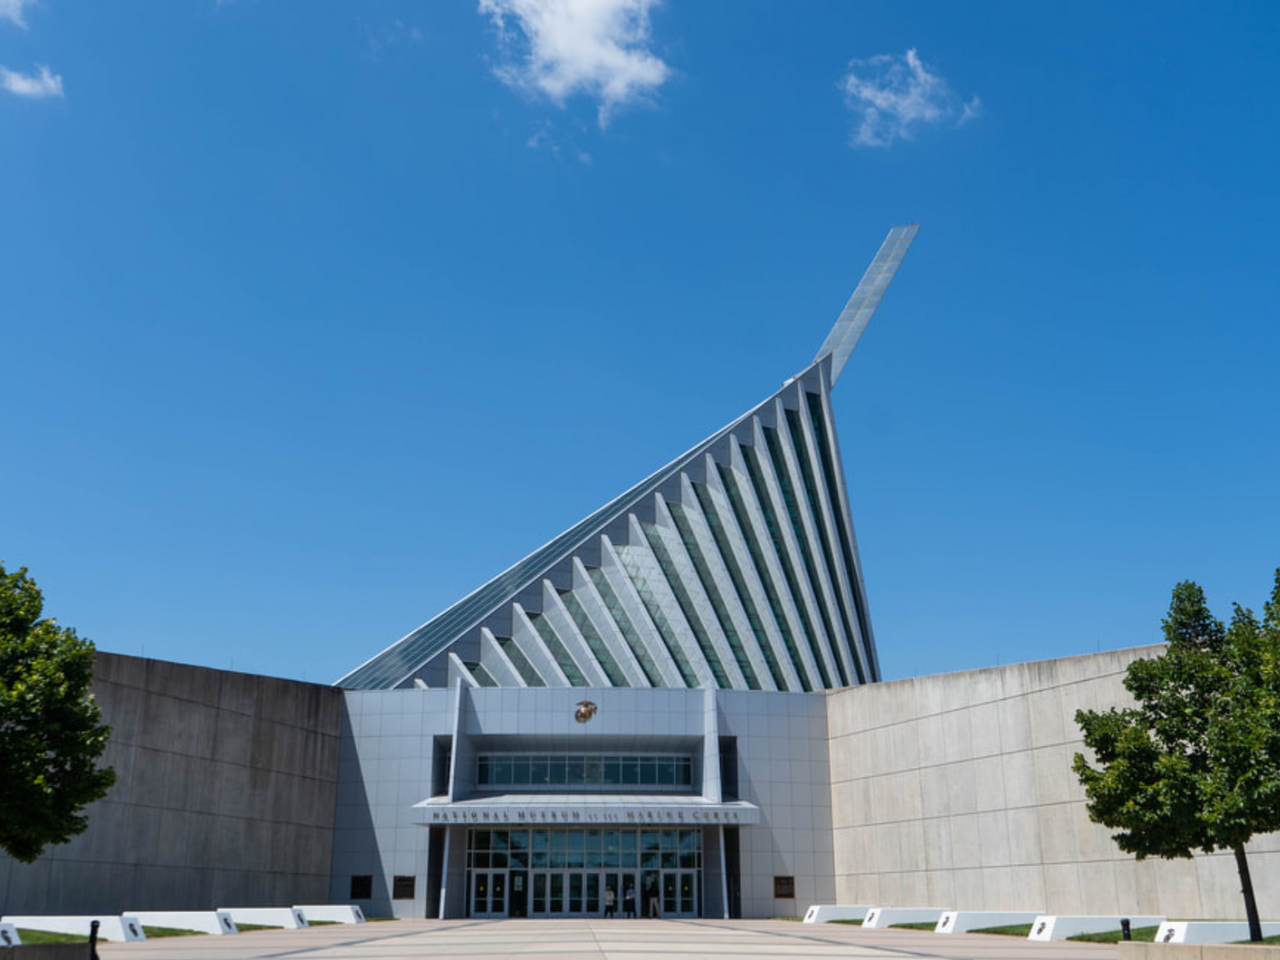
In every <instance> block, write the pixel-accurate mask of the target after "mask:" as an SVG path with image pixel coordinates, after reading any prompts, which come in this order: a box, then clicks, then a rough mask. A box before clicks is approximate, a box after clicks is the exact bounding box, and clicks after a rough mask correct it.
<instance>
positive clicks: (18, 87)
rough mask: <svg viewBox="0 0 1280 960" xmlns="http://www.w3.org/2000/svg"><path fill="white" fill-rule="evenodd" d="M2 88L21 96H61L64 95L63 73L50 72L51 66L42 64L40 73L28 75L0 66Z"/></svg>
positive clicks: (0, 85)
mask: <svg viewBox="0 0 1280 960" xmlns="http://www.w3.org/2000/svg"><path fill="white" fill-rule="evenodd" d="M0 88H3V89H5V90H8V91H9V92H10V93H14V94H17V95H18V96H20V97H32V98H36V99H38V98H40V97H60V96H62V75H61V74H58V73H50V72H49V68H48V67H46V66H43V65H41V67H40V73H39V75H38V76H36V75H28V74H25V73H18V72H17V71H16V70H10V69H9V68H8V67H4V66H0Z"/></svg>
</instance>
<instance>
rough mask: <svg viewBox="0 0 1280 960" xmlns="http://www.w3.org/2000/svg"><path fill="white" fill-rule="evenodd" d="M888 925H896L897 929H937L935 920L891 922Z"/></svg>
mask: <svg viewBox="0 0 1280 960" xmlns="http://www.w3.org/2000/svg"><path fill="white" fill-rule="evenodd" d="M889 926H890V927H896V928H897V929H899V930H937V929H938V922H937V921H936V920H923V921H917V922H915V923H891V924H889Z"/></svg>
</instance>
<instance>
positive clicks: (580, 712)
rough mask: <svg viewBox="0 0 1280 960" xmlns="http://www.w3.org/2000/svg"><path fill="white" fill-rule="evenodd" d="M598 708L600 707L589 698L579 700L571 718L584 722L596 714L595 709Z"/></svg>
mask: <svg viewBox="0 0 1280 960" xmlns="http://www.w3.org/2000/svg"><path fill="white" fill-rule="evenodd" d="M599 709H600V708H599V707H597V706H596V705H595V704H594V703H592V702H591V701H590V700H579V701H578V709H577V710H575V711H573V719H575V720H577V721H578V722H579V723H586V722H587V721H588V720H590V719H591V718H592V717H594V716H595V715H596V711H597V710H599Z"/></svg>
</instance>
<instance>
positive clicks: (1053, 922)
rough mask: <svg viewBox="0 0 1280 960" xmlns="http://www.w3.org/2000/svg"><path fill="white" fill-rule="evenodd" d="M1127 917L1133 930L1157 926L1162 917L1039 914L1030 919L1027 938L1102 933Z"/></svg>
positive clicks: (1038, 938) (1117, 926) (1114, 928)
mask: <svg viewBox="0 0 1280 960" xmlns="http://www.w3.org/2000/svg"><path fill="white" fill-rule="evenodd" d="M1122 919H1127V920H1128V921H1129V925H1130V926H1131V927H1133V928H1134V929H1135V930H1136V929H1137V928H1138V927H1158V926H1159V925H1160V924H1162V923H1164V917H1135V916H1133V915H1132V914H1129V915H1128V916H1126V915H1124V914H1117V915H1116V916H1114V917H1097V916H1095V917H1054V916H1049V915H1046V914H1041V915H1040V916H1038V917H1036V918H1035V920H1033V921H1032V925H1031V933H1030V935H1029V936H1028V937H1027V939H1028V940H1065V939H1067V937H1074V936H1075V935H1076V934H1078V933H1103V932H1105V931H1107V930H1119V929H1120V921H1121V920H1122Z"/></svg>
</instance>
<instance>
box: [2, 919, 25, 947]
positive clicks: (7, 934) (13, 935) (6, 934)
mask: <svg viewBox="0 0 1280 960" xmlns="http://www.w3.org/2000/svg"><path fill="white" fill-rule="evenodd" d="M20 946H22V938H21V937H20V936H18V928H17V927H15V926H14V925H13V924H12V923H0V947H20Z"/></svg>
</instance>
